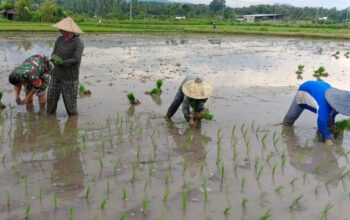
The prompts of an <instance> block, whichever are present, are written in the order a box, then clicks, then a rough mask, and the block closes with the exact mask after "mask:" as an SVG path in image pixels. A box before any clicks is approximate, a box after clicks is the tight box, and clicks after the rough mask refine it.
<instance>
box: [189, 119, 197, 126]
mask: <svg viewBox="0 0 350 220" xmlns="http://www.w3.org/2000/svg"><path fill="white" fill-rule="evenodd" d="M189 123H190V126H193V125H195V124H196V122H195V121H194V119H193V118H190V120H189Z"/></svg>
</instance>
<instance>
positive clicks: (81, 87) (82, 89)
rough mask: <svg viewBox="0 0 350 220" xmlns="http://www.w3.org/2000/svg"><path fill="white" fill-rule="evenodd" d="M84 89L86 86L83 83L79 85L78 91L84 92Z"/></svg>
mask: <svg viewBox="0 0 350 220" xmlns="http://www.w3.org/2000/svg"><path fill="white" fill-rule="evenodd" d="M85 91H86V88H85V86H84V85H83V84H80V85H79V93H84V92H85Z"/></svg>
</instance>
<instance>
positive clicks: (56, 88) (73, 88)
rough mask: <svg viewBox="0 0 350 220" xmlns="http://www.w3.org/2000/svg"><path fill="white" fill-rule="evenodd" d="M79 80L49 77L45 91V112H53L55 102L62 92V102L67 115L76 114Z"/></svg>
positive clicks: (55, 106)
mask: <svg viewBox="0 0 350 220" xmlns="http://www.w3.org/2000/svg"><path fill="white" fill-rule="evenodd" d="M78 86H79V81H73V82H62V81H61V80H58V79H55V78H53V77H51V79H50V84H49V88H48V92H47V109H46V112H47V114H55V113H56V109H57V103H58V100H59V98H60V95H61V93H62V97H63V102H64V105H65V107H66V110H67V113H68V115H70V116H71V115H76V114H77V113H78V112H77V95H78Z"/></svg>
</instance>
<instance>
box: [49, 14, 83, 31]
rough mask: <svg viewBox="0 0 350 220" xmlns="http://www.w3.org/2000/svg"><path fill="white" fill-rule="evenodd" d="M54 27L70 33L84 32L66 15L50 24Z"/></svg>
mask: <svg viewBox="0 0 350 220" xmlns="http://www.w3.org/2000/svg"><path fill="white" fill-rule="evenodd" d="M52 26H53V27H54V28H57V29H59V30H63V31H68V32H71V33H76V34H82V33H84V32H83V31H82V30H81V29H80V27H79V26H78V25H77V24H76V23H75V22H74V21H73V19H72V18H71V17H66V18H64V19H62V20H61V21H59V22H58V23H56V24H54V25H52Z"/></svg>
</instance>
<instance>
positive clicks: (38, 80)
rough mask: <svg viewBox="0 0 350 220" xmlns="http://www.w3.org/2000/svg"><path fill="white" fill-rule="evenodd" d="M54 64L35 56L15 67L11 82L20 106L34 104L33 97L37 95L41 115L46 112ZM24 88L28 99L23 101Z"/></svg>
mask: <svg viewBox="0 0 350 220" xmlns="http://www.w3.org/2000/svg"><path fill="white" fill-rule="evenodd" d="M52 69H53V65H52V63H51V62H50V61H49V59H48V57H46V56H44V55H38V54H36V55H33V56H30V57H28V58H27V59H26V60H25V61H24V62H23V63H22V64H20V65H19V66H17V67H15V68H14V70H12V72H11V74H10V76H9V82H10V83H11V84H12V85H14V89H15V94H16V103H17V104H18V105H21V104H26V105H27V108H29V105H28V104H31V106H32V103H33V95H34V94H36V95H37V96H38V100H39V106H40V111H39V112H40V113H44V112H45V104H46V88H47V85H48V83H49V79H50V74H51V70H52ZM22 86H23V87H24V89H25V94H26V97H25V98H24V99H23V100H21V98H20V93H21V90H22Z"/></svg>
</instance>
